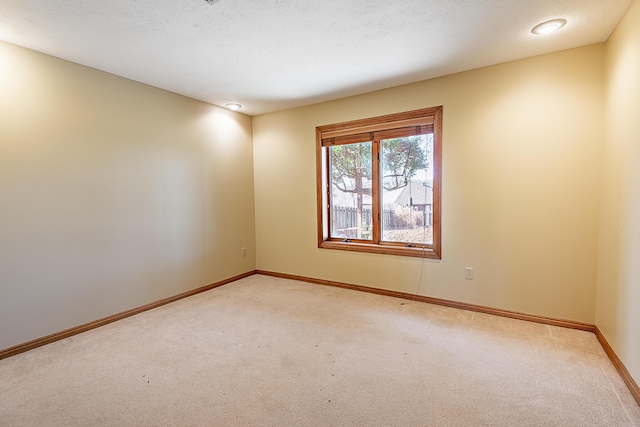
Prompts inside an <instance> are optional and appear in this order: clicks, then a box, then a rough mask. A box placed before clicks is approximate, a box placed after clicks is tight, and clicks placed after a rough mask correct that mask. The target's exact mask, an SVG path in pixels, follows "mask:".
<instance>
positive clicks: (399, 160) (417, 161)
mask: <svg viewBox="0 0 640 427" xmlns="http://www.w3.org/2000/svg"><path fill="white" fill-rule="evenodd" d="M423 144H424V143H423V137H420V136H411V137H405V138H395V139H387V140H384V141H383V143H382V159H383V161H382V168H383V171H382V174H383V175H382V186H383V187H384V189H385V190H388V191H391V190H396V189H398V188H402V187H405V186H406V185H408V184H409V181H411V178H413V176H414V175H415V174H416V171H418V170H420V169H426V168H427V161H426V160H425V152H424V149H423V147H422V146H423Z"/></svg>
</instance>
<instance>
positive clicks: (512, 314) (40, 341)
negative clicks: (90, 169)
mask: <svg viewBox="0 0 640 427" xmlns="http://www.w3.org/2000/svg"><path fill="white" fill-rule="evenodd" d="M254 274H262V275H264V276H272V277H279V278H282V279H291V280H298V281H301V282H308V283H314V284H317V285H324V286H333V287H336V288H343V289H351V290H354V291H360V292H368V293H372V294H377V295H384V296H389V297H394V298H402V299H408V300H412V301H419V302H424V303H428V304H435V305H441V306H445V307H451V308H458V309H461V310H467V311H475V312H478V313H484V314H490V315H493V316H500V317H508V318H511V319H518V320H525V321H528V322H535V323H542V324H545V325H551V326H559V327H562V328H569V329H577V330H581V331H587V332H592V333H594V334H595V335H596V338H597V339H598V342H599V343H600V345H601V346H602V348H603V349H604V352H605V353H606V354H607V356H608V357H609V359H610V360H611V363H613V366H614V367H615V368H616V370H617V371H618V373H619V374H620V376H621V377H622V380H623V381H624V382H625V384H626V385H627V387H628V388H629V391H630V392H631V394H632V395H633V397H634V398H635V399H636V401H637V402H638V404H639V405H640V387H639V386H638V384H637V383H636V382H635V380H634V379H633V377H632V376H631V374H630V373H629V371H628V370H627V368H626V367H625V366H624V363H622V361H621V360H620V358H619V357H618V355H617V354H616V352H615V351H614V350H613V348H611V346H610V345H609V342H608V341H607V339H606V338H605V336H604V334H603V333H602V331H601V330H600V328H598V327H597V326H596V325H593V324H590V323H582V322H574V321H572V320H564V319H555V318H552V317H545V316H535V315H532V314H525V313H519V312H517V311H510V310H502V309H499V308H492V307H485V306H482V305H476V304H468V303H464V302H457V301H451V300H446V299H441V298H432V297H426V296H422V295H414V294H408V293H405V292H398V291H390V290H386V289H378V288H372V287H369V286H361V285H353V284H349V283H343V282H334V281H331V280H324V279H315V278H311V277H304V276H296V275H293V274H286V273H276V272H273V271H266V270H253V271H248V272H246V273H242V274H239V275H237V276H234V277H230V278H228V279H224V280H221V281H219V282H215V283H212V284H210V285H206V286H202V287H200V288H196V289H193V290H190V291H187V292H183V293H180V294H177V295H174V296H171V297H167V298H163V299H160V300H158V301H154V302H151V303H149V304H145V305H142V306H140V307H136V308H132V309H131V310H126V311H122V312H120V313H116V314H113V315H111V316H107V317H104V318H102V319H98V320H94V321H92V322H89V323H85V324H83V325H80V326H76V327H73V328H69V329H65V330H64V331H60V332H56V333H53V334H51V335H47V336H45V337H42V338H36V339H35V340H32V341H28V342H25V343H22V344H18V345H16V346H14V347H9V348H6V349H4V350H0V360H2V359H6V358H7V357H11V356H15V355H17V354H20V353H24V352H26V351H29V350H33V349H34V348H38V347H42V346H43V345H47V344H50V343H52V342H55V341H59V340H62V339H64V338H68V337H71V336H73V335H77V334H80V333H82V332H86V331H89V330H91V329H96V328H99V327H100V326H104V325H107V324H109V323H113V322H116V321H118V320H121V319H124V318H127V317H131V316H135V315H136V314H140V313H142V312H145V311H147V310H151V309H154V308H157V307H160V306H163V305H166V304H169V303H172V302H175V301H178V300H181V299H183V298H187V297H190V296H192V295H196V294H199V293H201V292H206V291H208V290H211V289H214V288H217V287H220V286H223V285H226V284H229V283H231V282H235V281H236V280H240V279H244V278H245V277H249V276H253V275H254Z"/></svg>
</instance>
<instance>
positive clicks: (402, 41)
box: [0, 0, 633, 115]
mask: <svg viewBox="0 0 640 427" xmlns="http://www.w3.org/2000/svg"><path fill="white" fill-rule="evenodd" d="M632 2H633V0H320V1H317V0H313V1H312V0H219V1H217V2H215V3H214V4H211V5H210V4H208V3H207V2H206V1H205V0H109V1H100V0H98V1H88V0H0V40H4V41H7V42H9V43H13V44H16V45H19V46H24V47H27V48H30V49H34V50H37V51H40V52H44V53H47V54H50V55H53V56H57V57H60V58H63V59H67V60H69V61H73V62H76V63H79V64H83V65H87V66H89V67H93V68H97V69H99V70H104V71H107V72H109V73H113V74H116V75H119V76H123V77H126V78H129V79H132V80H136V81H139V82H143V83H147V84H149V85H152V86H156V87H159V88H163V89H166V90H170V91H173V92H177V93H180V94H183V95H186V96H189V97H191V98H195V99H199V100H202V101H205V102H208V103H211V104H216V105H221V106H224V105H225V104H227V103H229V102H238V103H240V104H242V105H243V108H242V110H241V112H243V113H245V114H249V115H257V114H263V113H267V112H271V111H277V110H281V109H285V108H291V107H297V106H301V105H306V104H312V103H316V102H321V101H327V100H331V99H336V98H342V97H345V96H349V95H356V94H360V93H364V92H370V91H373V90H377V89H383V88H387V87H391V86H397V85H400V84H405V83H410V82H415V81H419V80H424V79H428V78H432V77H437V76H442V75H446V74H451V73H456V72H460V71H465V70H470V69H474V68H478V67H483V66H487V65H493V64H498V63H501V62H506V61H512V60H515V59H520V58H525V57H530V56H535V55H540V54H544V53H548V52H553V51H558V50H563V49H569V48H573V47H578V46H584V45H588V44H592V43H598V42H603V41H605V40H606V39H607V38H608V37H609V35H610V34H611V32H612V31H613V29H614V28H615V26H616V25H617V23H618V22H619V21H620V19H621V18H622V16H623V15H624V13H625V12H626V10H627V9H628V8H629V6H630V5H631V3H632ZM552 18H565V19H567V21H568V24H567V25H566V26H565V27H564V28H563V29H562V30H560V31H559V32H557V33H555V34H553V35H547V36H534V35H533V34H531V32H530V30H531V28H532V27H533V26H534V25H536V24H538V23H540V22H542V21H545V20H548V19H552Z"/></svg>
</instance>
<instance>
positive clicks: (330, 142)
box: [316, 106, 443, 259]
mask: <svg viewBox="0 0 640 427" xmlns="http://www.w3.org/2000/svg"><path fill="white" fill-rule="evenodd" d="M442 110H443V109H442V106H438V107H432V108H423V109H420V110H413V111H406V112H403V113H396V114H389V115H385V116H378V117H371V118H367V119H361V120H353V121H348V122H342V123H335V124H331V125H324V126H318V127H316V182H317V189H316V191H317V208H318V247H319V248H324V249H338V250H345V251H356V252H369V253H377V254H388V255H400V256H411V257H419V258H432V259H441V242H442V238H441V237H442V236H441V222H442V218H441V206H442ZM411 129H414V130H411ZM425 131H426V132H430V131H432V132H433V243H432V244H417V243H416V244H412V245H411V246H408V245H407V244H405V243H398V242H385V241H381V239H380V233H381V229H382V227H381V225H380V220H379V218H378V215H376V214H375V213H376V212H378V211H379V210H380V197H381V196H380V188H379V187H380V182H379V179H378V177H377V176H376V177H374V179H373V180H372V186H373V188H372V208H373V209H374V215H373V241H365V240H357V239H351V240H347V239H339V238H331V237H330V223H331V222H330V219H331V218H330V216H331V213H330V203H329V197H330V187H329V185H330V184H329V182H330V179H329V166H328V163H329V162H328V151H329V150H328V147H331V146H335V145H342V144H351V143H356V142H365V141H373V140H374V139H376V138H377V139H378V140H380V139H382V138H383V137H384V138H394V137H398V136H404V135H407V134H408V133H411V132H423V133H424V132H425ZM414 134H415V133H414ZM372 150H373V152H372V161H373V163H376V165H375V166H373V168H374V170H375V172H374V176H375V175H377V170H378V165H377V163H378V162H379V159H378V157H379V156H378V145H377V144H373V145H372ZM376 159H378V160H377V161H376Z"/></svg>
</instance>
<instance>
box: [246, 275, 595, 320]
mask: <svg viewBox="0 0 640 427" xmlns="http://www.w3.org/2000/svg"><path fill="white" fill-rule="evenodd" d="M256 274H263V275H265V276H273V277H280V278H283V279H292V280H299V281H301V282H309V283H315V284H318V285H325V286H333V287H337V288H343V289H351V290H355V291H362V292H368V293H372V294H378V295H385V296H389V297H395V298H403V299H408V300H412V301H419V302H425V303H428V304H435V305H442V306H445V307H452V308H459V309H461V310H467V311H475V312H477V313H485V314H491V315H493V316H500V317H508V318H511V319H518V320H526V321H529V322H536V323H542V324H545V325H551V326H560V327H563V328H569V329H578V330H581V331H587V332H595V331H596V326H595V325H593V324H590V323H582V322H574V321H572V320H564V319H555V318H552V317H544V316H535V315H533V314H525V313H519V312H517V311H510V310H502V309H499V308H492V307H486V306H482V305H476V304H468V303H465V302H458V301H451V300H446V299H441V298H433V297H426V296H422V295H414V294H408V293H405V292H398V291H389V290H386V289H379V288H371V287H369V286H360V285H352V284H349V283H343V282H334V281H331V280H324V279H314V278H311V277H304V276H295V275H292V274H285V273H276V272H273V271H265V270H256Z"/></svg>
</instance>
